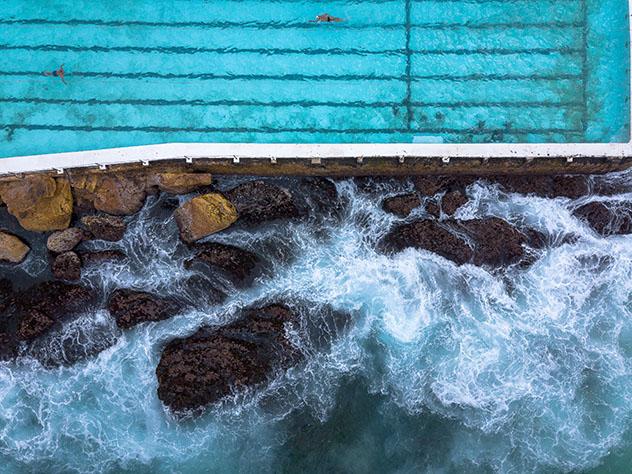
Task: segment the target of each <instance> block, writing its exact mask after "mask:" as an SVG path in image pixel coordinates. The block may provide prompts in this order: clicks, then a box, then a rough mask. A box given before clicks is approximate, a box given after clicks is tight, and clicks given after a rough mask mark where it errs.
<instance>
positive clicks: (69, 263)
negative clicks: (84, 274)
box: [51, 252, 81, 281]
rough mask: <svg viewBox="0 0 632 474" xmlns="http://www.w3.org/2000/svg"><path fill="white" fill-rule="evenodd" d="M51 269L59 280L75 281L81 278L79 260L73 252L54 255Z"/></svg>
mask: <svg viewBox="0 0 632 474" xmlns="http://www.w3.org/2000/svg"><path fill="white" fill-rule="evenodd" d="M51 270H52V272H53V276H54V277H55V278H57V279H59V280H68V281H76V280H79V279H80V278H81V260H80V259H79V256H78V255H77V254H76V253H75V252H65V253H62V254H59V255H57V257H55V260H54V261H53V265H52V268H51Z"/></svg>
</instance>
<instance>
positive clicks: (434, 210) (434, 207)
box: [426, 201, 441, 219]
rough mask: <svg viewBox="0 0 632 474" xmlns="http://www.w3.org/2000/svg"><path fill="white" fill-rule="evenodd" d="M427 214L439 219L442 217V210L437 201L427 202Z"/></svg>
mask: <svg viewBox="0 0 632 474" xmlns="http://www.w3.org/2000/svg"><path fill="white" fill-rule="evenodd" d="M426 212H427V213H428V214H430V215H431V216H432V217H436V218H437V219H438V218H439V216H440V215H441V208H440V207H439V205H438V204H437V202H436V201H428V202H426Z"/></svg>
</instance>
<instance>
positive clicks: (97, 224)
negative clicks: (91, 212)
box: [81, 215, 127, 242]
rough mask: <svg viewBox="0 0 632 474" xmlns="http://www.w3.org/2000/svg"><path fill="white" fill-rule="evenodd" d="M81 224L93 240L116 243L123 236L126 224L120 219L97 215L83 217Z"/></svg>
mask: <svg viewBox="0 0 632 474" xmlns="http://www.w3.org/2000/svg"><path fill="white" fill-rule="evenodd" d="M81 224H83V226H84V227H85V228H86V229H88V231H90V233H91V234H92V235H93V236H94V238H95V239H98V240H107V241H109V242H118V241H119V240H121V239H122V238H123V236H124V235H125V231H126V230H127V224H125V221H124V220H123V219H122V218H121V217H116V216H107V215H98V216H83V217H82V218H81Z"/></svg>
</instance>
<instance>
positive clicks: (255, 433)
mask: <svg viewBox="0 0 632 474" xmlns="http://www.w3.org/2000/svg"><path fill="white" fill-rule="evenodd" d="M608 179H623V180H629V179H630V177H629V176H628V175H623V176H618V177H616V176H615V177H614V178H612V177H611V178H608ZM337 187H338V191H339V193H340V195H341V197H342V201H343V202H344V208H343V211H342V216H341V217H340V219H336V218H325V217H322V216H316V217H312V218H310V219H308V220H306V221H303V222H298V223H297V222H294V223H276V224H275V225H270V226H267V227H264V228H261V229H258V230H255V231H246V230H244V229H240V228H236V229H234V230H230V231H228V232H226V233H222V234H219V235H217V236H213V237H212V240H216V241H220V242H226V243H228V242H229V243H231V244H233V245H239V246H240V247H243V248H245V249H248V250H252V251H254V252H258V253H259V254H261V255H266V256H269V258H270V259H271V262H269V268H268V269H267V270H266V272H264V274H263V275H262V276H261V277H259V278H258V279H257V281H256V282H255V284H254V285H253V286H252V287H251V288H250V289H245V290H237V289H235V288H234V287H232V286H231V284H230V282H228V281H225V280H224V279H222V278H221V277H219V276H218V277H217V278H216V279H215V280H214V284H216V285H217V286H218V287H219V288H221V289H222V290H223V291H225V292H226V293H227V294H228V299H227V301H226V302H225V303H223V304H222V305H215V306H212V305H211V306H205V305H201V304H197V305H196V304H195V303H196V302H195V301H192V303H193V305H192V308H193V309H190V310H189V311H188V312H186V313H184V314H181V315H179V316H177V317H174V318H172V319H170V320H167V321H163V322H160V323H151V324H145V325H141V326H139V327H137V328H135V329H134V330H131V331H128V332H123V333H120V332H119V331H118V330H117V329H116V327H115V325H114V324H113V322H112V320H111V319H110V317H109V315H108V314H107V313H104V312H103V311H100V312H98V313H97V314H92V315H91V314H88V315H84V316H83V317H81V318H79V319H78V320H76V321H74V322H73V323H72V324H69V325H67V327H65V328H64V330H63V333H62V334H61V335H59V338H61V339H55V337H54V336H51V339H47V344H48V346H47V345H43V346H40V347H39V350H40V351H46V350H48V351H49V352H50V353H51V357H59V354H58V353H59V351H62V352H63V344H62V343H61V342H60V340H61V341H63V338H64V337H66V338H68V337H74V338H77V340H79V341H82V342H81V343H82V344H88V345H89V344H90V343H91V342H90V337H91V336H90V335H91V334H101V335H102V334H103V333H105V334H106V335H107V337H110V338H112V339H113V340H114V339H116V343H115V344H114V345H112V346H111V347H109V348H107V349H105V350H103V351H102V352H100V353H99V354H98V355H96V356H92V357H89V358H87V359H84V360H83V361H80V362H78V363H76V364H74V365H71V366H61V367H57V368H45V367H43V366H42V365H40V364H38V363H37V362H35V361H33V360H30V359H26V358H22V359H20V360H19V361H18V362H17V363H2V364H0V466H2V467H0V471H2V472H21V471H28V472H34V471H36V472H44V471H46V472H51V471H55V472H104V471H110V472H111V471H117V472H118V471H133V472H183V473H186V472H200V471H205V472H234V471H242V472H272V471H279V470H288V471H297V472H298V471H311V472H332V471H336V472H340V471H344V472H367V471H370V472H419V471H420V470H427V471H431V472H461V471H465V470H467V471H470V472H489V471H500V472H525V471H547V472H551V471H554V472H567V471H574V470H590V469H593V468H596V469H605V470H606V471H608V470H609V468H608V466H610V472H612V470H615V471H616V470H617V469H619V470H621V472H624V471H625V469H626V466H628V463H627V462H625V460H626V459H629V456H631V454H630V453H632V435H631V430H630V416H631V415H632V378H631V374H632V371H631V369H632V317H631V316H632V315H631V311H632V300H631V298H630V295H631V291H632V243H631V241H630V237H629V236H613V237H608V238H603V237H599V236H597V235H596V234H594V233H593V232H592V231H591V230H590V229H589V228H588V227H587V226H585V225H584V224H582V223H581V222H580V221H578V220H577V219H575V218H574V217H573V216H572V214H571V211H572V209H574V208H575V207H577V206H578V205H581V204H583V203H584V202H585V201H588V200H594V199H603V198H597V197H587V198H583V199H582V200H578V201H571V200H568V199H564V198H558V199H555V200H551V199H540V198H536V197H525V196H521V195H517V194H507V193H504V192H502V191H500V190H499V189H498V188H497V187H495V186H490V185H485V184H481V183H477V184H475V185H473V186H471V187H470V188H469V194H470V198H471V199H470V202H469V203H468V204H467V205H466V206H465V207H463V208H461V209H460V210H459V212H458V217H459V218H462V219H468V218H473V217H481V216H486V215H495V216H499V217H502V218H505V219H507V220H508V221H510V222H513V223H525V224H528V225H529V226H531V227H533V228H535V229H537V230H540V231H542V232H544V233H545V234H546V235H547V236H548V238H549V241H550V242H551V244H550V245H549V246H547V247H546V248H545V249H544V250H543V251H542V252H541V254H539V259H538V260H537V261H536V263H535V264H534V265H532V266H531V267H530V268H528V269H520V268H509V269H508V270H507V271H506V272H504V273H503V274H497V273H490V272H488V271H486V270H485V269H482V268H478V267H474V266H471V265H463V266H460V267H459V266H456V265H454V264H453V263H451V262H449V261H447V260H445V259H443V258H441V257H438V256H437V255H433V254H431V253H428V252H425V251H419V250H413V249H409V250H406V251H404V252H402V253H400V254H398V255H395V256H385V255H381V254H379V253H376V251H375V243H376V241H377V240H378V239H379V238H380V237H381V236H382V235H384V234H385V232H386V231H387V230H388V229H389V227H390V226H391V225H392V224H393V223H394V222H395V221H397V220H398V219H397V218H395V217H394V216H392V215H389V214H386V213H385V212H384V211H382V209H381V207H380V198H378V193H377V192H371V191H366V190H364V191H362V190H360V189H358V188H357V186H356V184H355V183H354V182H353V181H341V182H338V183H337ZM408 187H409V183H401V182H386V183H381V184H380V186H379V195H380V196H384V195H388V194H395V193H397V192H401V191H404V190H406V189H407V188H408ZM376 189H378V188H376ZM608 199H611V200H630V199H632V195H617V196H613V197H609V198H608ZM165 204H166V198H164V197H163V198H160V199H153V200H150V201H149V202H148V204H147V205H146V207H145V208H144V209H143V211H142V212H141V213H140V214H139V215H137V216H135V217H133V218H131V219H130V223H129V230H128V234H127V236H126V238H125V240H123V241H122V242H119V243H116V244H112V243H103V242H101V243H94V242H93V243H91V244H90V245H92V246H94V247H95V248H120V249H121V250H124V251H125V252H126V253H127V255H128V256H129V259H128V261H126V262H124V263H111V264H108V265H103V266H99V267H96V268H93V269H91V270H89V271H87V272H86V273H85V274H84V276H83V280H84V283H86V284H91V285H93V286H96V287H100V288H103V289H104V290H107V291H110V290H112V289H114V288H117V287H130V286H134V287H137V288H143V289H146V290H150V291H158V292H161V293H162V294H169V293H172V294H182V286H181V283H182V281H184V280H185V279H186V278H187V277H188V276H190V275H191V272H192V270H188V269H185V266H184V260H185V259H186V258H187V253H186V251H185V250H184V248H183V246H182V245H181V244H180V243H179V241H178V239H177V231H176V227H175V224H174V222H173V219H172V218H171V215H170V214H171V211H170V210H169V209H168V206H166V205H165ZM568 235H576V236H578V238H577V239H575V240H564V237H565V236H568ZM564 242H566V243H564ZM31 258H39V257H37V256H34V257H31ZM29 265H30V266H29V268H31V269H38V268H41V267H42V266H41V265H40V266H38V265H35V264H33V263H32V262H31V263H29ZM3 271H4V270H3ZM33 271H35V270H33ZM40 271H41V270H40ZM263 297H267V298H277V299H279V300H281V301H291V300H308V301H311V302H314V304H330V305H331V306H332V307H333V308H335V309H337V310H342V311H345V312H348V313H350V314H351V315H352V317H353V322H352V324H351V326H350V327H349V328H347V330H346V331H342V332H335V331H333V330H332V332H335V334H332V335H331V338H330V339H331V341H330V344H329V345H328V346H327V348H326V349H325V350H319V351H311V352H310V351H308V352H309V355H308V357H307V359H306V361H305V362H303V363H302V364H300V365H298V366H296V367H294V368H292V369H290V370H288V371H287V372H286V373H284V374H278V375H277V376H276V378H274V380H272V381H271V382H270V384H269V385H267V386H266V387H263V388H259V389H257V390H251V391H248V392H246V393H241V394H237V395H235V396H233V397H231V398H228V399H226V400H224V401H222V402H221V403H220V404H218V405H215V406H212V407H209V409H208V410H207V411H206V412H205V414H204V415H202V416H200V417H197V418H192V419H185V420H177V419H176V418H174V417H173V416H172V415H171V414H170V413H169V412H168V411H167V410H166V409H165V408H164V407H163V406H162V405H161V403H160V401H159V400H158V398H157V395H156V389H157V381H156V377H155V372H154V371H155V368H156V365H157V363H158V360H159V357H160V351H161V349H162V347H163V346H164V344H165V343H166V342H168V341H169V340H171V339H172V338H174V337H181V336H186V335H188V334H191V333H192V332H194V331H195V330H196V329H197V328H198V327H199V326H200V325H203V324H207V323H212V324H218V323H219V322H222V321H224V319H225V318H226V317H227V315H229V314H230V313H231V312H232V311H233V310H234V309H236V308H240V307H243V306H245V305H248V304H251V303H253V302H255V301H257V300H259V299H261V298H263ZM191 298H193V297H191ZM89 349H90V348H89V347H88V348H87V349H86V350H89ZM55 351H57V352H55ZM62 356H63V354H62ZM600 466H601V467H600Z"/></svg>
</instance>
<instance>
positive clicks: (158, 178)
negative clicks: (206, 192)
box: [148, 173, 213, 194]
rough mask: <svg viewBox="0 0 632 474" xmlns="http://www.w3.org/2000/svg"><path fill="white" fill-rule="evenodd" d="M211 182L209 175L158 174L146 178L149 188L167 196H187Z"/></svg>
mask: <svg viewBox="0 0 632 474" xmlns="http://www.w3.org/2000/svg"><path fill="white" fill-rule="evenodd" d="M212 182H213V177H212V176H211V175H210V174H209V173H158V174H155V175H153V176H150V177H149V178H148V184H149V185H150V186H156V187H157V188H158V189H160V190H161V191H163V192H165V193H169V194H188V193H191V192H193V191H195V190H196V189H199V188H202V187H205V186H209V185H210V184H211V183H212Z"/></svg>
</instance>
